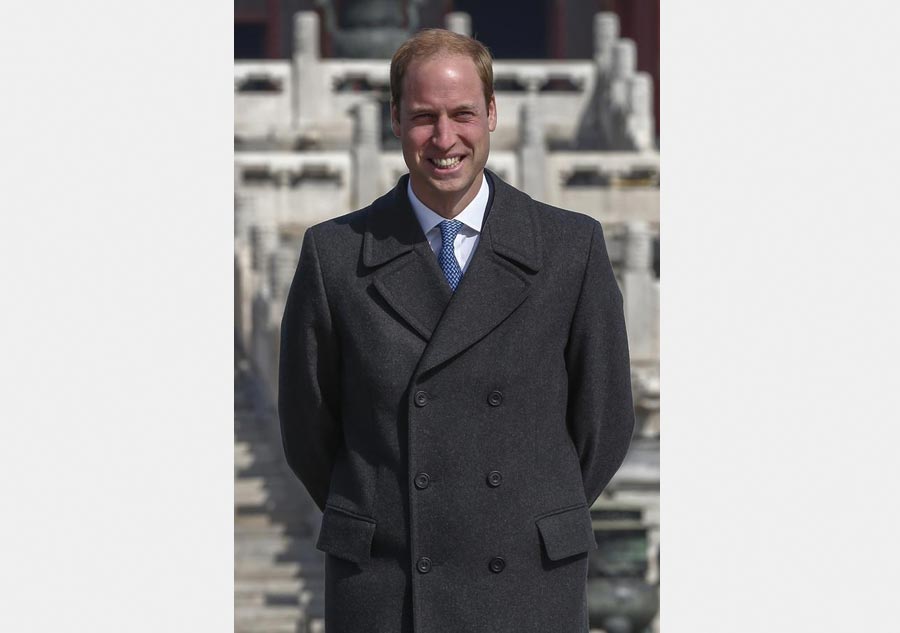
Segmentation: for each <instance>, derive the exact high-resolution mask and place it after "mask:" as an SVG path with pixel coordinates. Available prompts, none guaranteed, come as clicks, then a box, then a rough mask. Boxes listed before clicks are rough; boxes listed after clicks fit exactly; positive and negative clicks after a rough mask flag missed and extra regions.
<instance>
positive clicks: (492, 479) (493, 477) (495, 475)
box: [487, 470, 503, 488]
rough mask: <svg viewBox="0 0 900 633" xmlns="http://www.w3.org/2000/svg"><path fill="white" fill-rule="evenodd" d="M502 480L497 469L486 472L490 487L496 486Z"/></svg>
mask: <svg viewBox="0 0 900 633" xmlns="http://www.w3.org/2000/svg"><path fill="white" fill-rule="evenodd" d="M502 481H503V475H501V474H500V471H499V470H492V471H491V472H489V473H488V476H487V482H488V485H489V486H490V487H491V488H496V487H497V486H499V485H500V483H501V482H502Z"/></svg>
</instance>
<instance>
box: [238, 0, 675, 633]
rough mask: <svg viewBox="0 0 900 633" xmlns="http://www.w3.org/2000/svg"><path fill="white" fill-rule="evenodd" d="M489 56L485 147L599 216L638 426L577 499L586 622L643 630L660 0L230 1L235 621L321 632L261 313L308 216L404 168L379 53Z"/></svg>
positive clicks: (650, 480)
mask: <svg viewBox="0 0 900 633" xmlns="http://www.w3.org/2000/svg"><path fill="white" fill-rule="evenodd" d="M426 27H442V28H448V29H450V30H453V31H457V32H461V33H465V34H468V35H472V36H474V37H476V38H477V39H478V40H479V41H481V42H483V43H484V44H486V45H487V46H488V47H489V48H490V50H491V52H492V53H493V55H494V57H495V62H494V77H495V89H496V99H497V113H498V125H497V130H496V132H494V134H493V135H492V137H491V153H490V157H489V159H488V163H487V166H488V168H489V169H492V170H493V171H495V172H496V173H498V174H499V175H500V177H501V178H503V179H504V180H506V181H507V182H509V183H510V184H512V185H513V186H516V187H518V188H520V189H522V190H523V191H525V192H527V193H528V194H529V195H531V196H532V197H533V198H535V199H538V200H541V201H543V202H547V203H549V204H552V205H555V206H559V207H563V208H566V209H571V210H574V211H579V212H581V213H585V214H587V215H590V216H592V217H594V218H596V219H598V220H599V221H600V222H601V223H602V224H603V227H604V232H605V236H606V240H607V245H608V249H609V254H610V258H611V260H612V263H613V268H614V270H615V273H616V276H617V279H618V282H619V285H620V287H621V289H622V293H623V296H624V298H625V318H626V321H627V325H628V336H629V346H630V350H631V358H632V384H633V389H634V402H635V413H636V419H637V425H636V428H635V437H634V440H633V442H632V446H631V450H630V451H629V455H628V457H627V458H626V461H625V463H624V465H623V466H622V468H621V469H620V471H619V472H618V473H617V474H616V476H615V477H614V478H613V480H612V482H611V483H610V485H609V486H608V487H607V489H606V490H605V491H604V493H603V494H602V495H601V497H600V498H599V499H598V500H597V502H596V503H595V504H594V506H593V508H592V510H591V513H592V515H593V518H594V532H595V536H596V539H597V542H598V544H599V546H600V547H599V549H598V550H597V551H595V552H592V553H591V560H590V570H589V579H588V599H589V610H590V620H591V629H592V631H605V632H606V633H649V632H651V631H652V632H657V631H659V616H658V611H659V608H658V607H659V437H660V424H659V277H660V261H659V182H660V177H659V130H660V122H659V0H519V1H517V2H501V1H495V2H475V1H473V0H469V1H450V0H236V1H235V10H234V56H235V61H234V204H235V211H234V213H235V216H234V228H235V233H234V284H235V286H234V287H235V293H234V331H235V390H234V394H235V403H234V408H235V462H234V463H235V537H234V547H235V567H234V569H235V631H236V633H263V632H267V633H268V632H272V633H281V632H285V633H321V632H323V631H324V630H325V629H324V624H323V617H324V595H323V587H324V554H322V553H321V552H319V551H318V550H316V549H315V547H314V544H315V540H316V537H317V531H318V529H319V523H320V520H321V514H320V513H319V511H318V509H317V508H316V507H315V504H314V503H313V502H312V500H311V499H310V498H309V497H308V495H307V494H306V491H305V490H304V489H303V487H302V485H300V483H299V482H298V481H297V479H296V477H295V476H294V475H293V473H292V472H291V471H290V469H289V468H288V466H287V464H286V463H285V461H284V457H283V451H282V447H281V438H280V431H279V427H278V418H277V415H276V412H275V401H276V400H275V398H276V385H277V375H278V374H277V372H278V346H279V341H278V337H279V328H280V322H281V315H282V311H283V309H284V302H285V298H286V296H287V291H288V288H289V287H290V283H291V279H292V276H293V274H294V269H295V267H296V264H297V260H298V257H299V252H300V244H301V241H302V239H303V233H304V232H305V230H306V228H307V227H309V226H312V225H313V224H316V223H318V222H320V221H322V220H326V219H328V218H330V217H334V216H337V215H343V214H344V213H347V212H349V211H352V210H354V209H357V208H360V207H362V206H365V205H366V204H368V203H369V202H371V201H372V200H373V199H374V198H376V197H378V196H379V195H381V194H382V193H384V192H386V191H387V190H389V189H391V188H392V187H393V186H394V185H395V184H396V182H397V179H398V178H399V177H400V176H401V175H402V174H404V173H406V171H407V170H406V165H405V164H404V162H403V157H402V155H401V153H400V147H399V142H398V141H397V139H395V138H394V137H393V135H392V134H391V130H390V123H389V102H390V90H389V80H388V68H389V62H390V57H391V55H392V54H393V52H394V50H396V48H397V47H398V46H399V45H400V43H401V42H403V41H404V40H405V39H406V38H407V37H409V35H411V34H412V33H413V32H415V31H416V30H418V29H420V28H426Z"/></svg>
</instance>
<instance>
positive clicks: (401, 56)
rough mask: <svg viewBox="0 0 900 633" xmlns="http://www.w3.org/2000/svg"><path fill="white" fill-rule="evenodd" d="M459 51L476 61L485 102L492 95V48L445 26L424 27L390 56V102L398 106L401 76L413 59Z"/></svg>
mask: <svg viewBox="0 0 900 633" xmlns="http://www.w3.org/2000/svg"><path fill="white" fill-rule="evenodd" d="M454 55H460V56H463V57H468V58H469V59H471V60H472V62H473V63H474V64H475V70H476V71H477V72H478V77H479V79H481V87H482V89H483V90H484V103H485V105H488V104H490V101H491V97H493V96H494V67H493V65H492V58H491V52H490V51H489V50H488V48H487V47H486V46H485V45H484V44H482V43H481V42H479V41H478V40H476V39H473V38H471V37H468V36H466V35H460V34H459V33H454V32H453V31H447V30H444V29H423V30H421V31H419V32H418V33H416V34H415V35H414V36H412V37H411V38H409V39H408V40H406V41H405V42H403V44H401V45H400V48H398V49H397V52H396V53H394V57H393V58H391V103H392V104H394V105H396V106H397V108H398V109H399V108H400V98H401V97H402V96H403V78H404V76H405V75H406V70H407V69H408V68H409V65H410V64H411V63H412V62H413V61H422V60H425V59H432V58H434V57H446V56H454Z"/></svg>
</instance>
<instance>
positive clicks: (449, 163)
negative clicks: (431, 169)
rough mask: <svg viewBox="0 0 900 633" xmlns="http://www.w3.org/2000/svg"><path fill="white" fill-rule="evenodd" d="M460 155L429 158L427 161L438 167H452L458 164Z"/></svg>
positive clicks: (460, 159) (460, 158)
mask: <svg viewBox="0 0 900 633" xmlns="http://www.w3.org/2000/svg"><path fill="white" fill-rule="evenodd" d="M462 159H463V157H462V156H451V157H450V158H429V159H428V160H429V162H430V163H431V164H432V165H434V166H435V167H437V168H438V169H452V168H453V167H456V166H457V165H459V163H460V162H461V161H462Z"/></svg>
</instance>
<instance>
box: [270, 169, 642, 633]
mask: <svg viewBox="0 0 900 633" xmlns="http://www.w3.org/2000/svg"><path fill="white" fill-rule="evenodd" d="M485 173H486V174H487V175H488V178H489V183H490V184H491V199H490V201H489V203H488V210H487V214H486V218H485V221H484V224H483V227H482V235H481V239H480V242H479V244H478V246H477V248H476V250H475V252H474V253H473V255H472V259H471V261H470V264H469V267H468V269H467V271H466V273H465V275H464V277H463V278H462V281H461V282H460V284H459V286H458V288H457V290H456V292H455V293H454V292H451V290H450V287H449V285H448V283H447V281H446V279H445V278H444V275H443V273H442V271H441V269H440V267H439V265H438V263H437V259H436V257H435V255H434V252H433V251H432V250H431V248H430V247H429V245H428V242H427V241H426V238H425V236H424V234H423V233H422V229H421V227H420V225H419V224H418V222H417V220H416V218H415V216H414V213H413V211H412V208H411V206H410V204H409V200H408V197H407V193H406V183H407V179H408V176H404V177H403V178H401V180H400V182H399V183H398V184H397V186H396V187H395V188H394V189H393V190H392V191H390V192H389V193H387V194H386V195H384V196H382V197H381V198H379V199H377V200H376V201H375V202H374V203H373V204H371V205H370V206H368V207H366V208H364V209H361V210H359V211H356V212H354V213H350V214H349V215H345V216H343V217H339V218H336V219H333V220H329V221H327V222H324V223H321V224H318V225H316V226H314V227H312V228H310V229H308V230H307V232H306V235H305V237H304V240H303V245H302V247H301V252H300V262H299V265H298V267H297V272H296V275H295V277H294V280H293V283H292V285H291V289H290V292H289V296H288V299H287V304H286V308H285V312H284V318H283V321H282V327H281V359H280V377H279V399H278V400H279V401H278V406H279V416H280V420H281V430H282V436H283V440H284V448H285V453H286V457H287V461H288V463H289V464H290V466H291V468H292V469H293V471H294V472H295V473H296V474H297V476H298V477H299V478H300V480H301V481H302V482H303V484H304V485H305V487H306V489H307V490H308V491H309V494H310V495H311V497H312V498H313V500H314V501H315V503H316V504H317V505H318V506H319V508H320V509H321V510H323V515H322V523H321V529H320V533H319V537H318V541H317V547H318V548H319V549H320V550H322V551H324V552H326V553H327V555H326V589H325V611H326V616H325V617H326V630H327V633H585V632H586V631H587V630H588V622H587V604H586V591H585V586H586V576H587V556H588V552H589V551H590V550H593V549H596V547H597V545H596V543H595V541H594V536H593V531H592V529H591V519H590V514H589V507H590V505H591V504H592V503H593V501H594V500H595V499H596V498H597V497H598V496H599V494H600V493H601V491H602V490H603V488H604V487H605V486H606V484H607V483H608V482H609V480H610V479H611V478H612V476H613V474H614V473H615V472H616V470H617V469H618V467H619V466H620V464H621V462H622V460H623V459H624V456H625V453H626V451H627V449H628V446H629V443H630V439H631V434H632V428H633V425H634V414H633V408H632V396H631V381H630V370H629V358H628V348H627V342H626V335H625V325H624V317H623V310H622V297H621V294H620V291H619V288H618V285H617V284H616V280H615V278H614V277H613V271H612V268H611V266H610V262H609V258H608V256H607V251H606V246H605V243H604V239H603V233H602V230H601V227H600V224H599V223H598V222H597V221H595V220H593V219H591V218H589V217H587V216H585V215H581V214H577V213H573V212H569V211H564V210H560V209H556V208H553V207H550V206H547V205H545V204H542V203H539V202H536V201H534V200H532V199H531V198H530V197H528V196H527V195H525V194H524V193H522V192H520V191H518V190H517V189H515V188H513V187H511V186H510V185H508V184H506V183H504V182H503V181H502V180H501V179H500V178H499V177H497V176H496V175H495V174H492V173H490V172H485Z"/></svg>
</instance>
